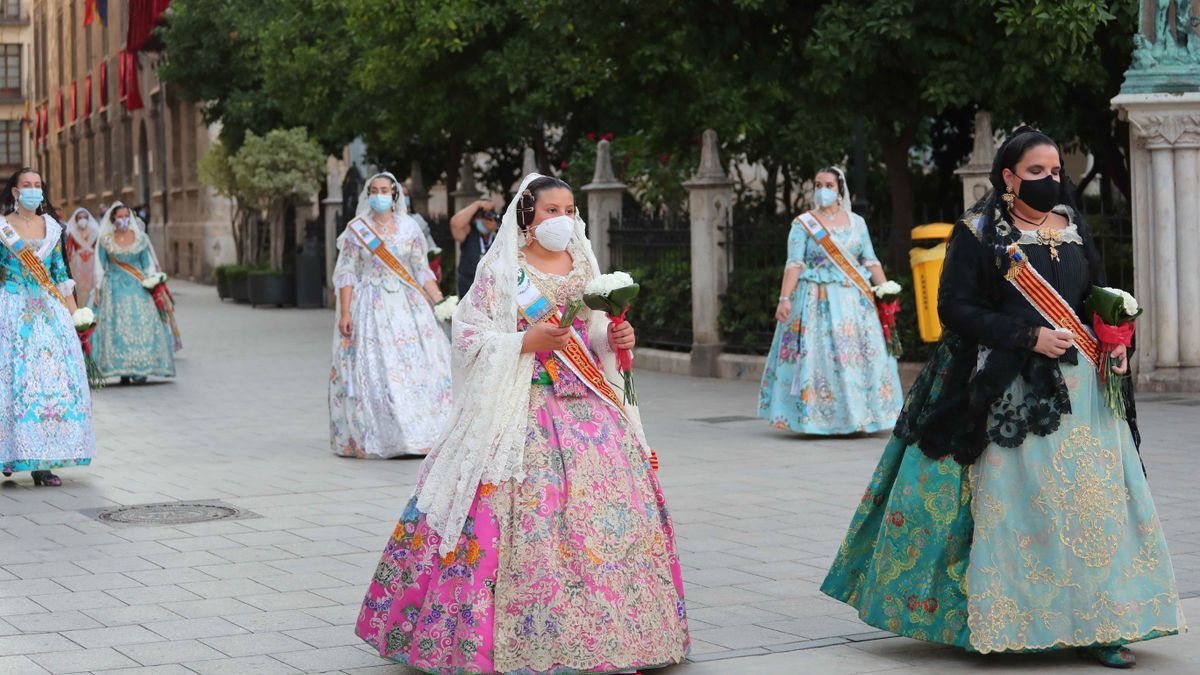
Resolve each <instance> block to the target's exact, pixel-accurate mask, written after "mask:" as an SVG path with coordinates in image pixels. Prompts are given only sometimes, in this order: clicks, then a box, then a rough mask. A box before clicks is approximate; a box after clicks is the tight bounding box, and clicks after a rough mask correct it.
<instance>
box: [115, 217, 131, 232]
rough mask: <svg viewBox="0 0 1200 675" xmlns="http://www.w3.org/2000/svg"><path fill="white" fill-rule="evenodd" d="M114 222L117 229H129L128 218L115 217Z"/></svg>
mask: <svg viewBox="0 0 1200 675" xmlns="http://www.w3.org/2000/svg"><path fill="white" fill-rule="evenodd" d="M115 224H116V226H117V229H118V230H128V229H129V218H117V220H116V221H115Z"/></svg>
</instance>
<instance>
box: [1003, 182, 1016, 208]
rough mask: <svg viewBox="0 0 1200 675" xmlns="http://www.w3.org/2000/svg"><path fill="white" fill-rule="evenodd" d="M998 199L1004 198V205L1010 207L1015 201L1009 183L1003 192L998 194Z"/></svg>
mask: <svg viewBox="0 0 1200 675" xmlns="http://www.w3.org/2000/svg"><path fill="white" fill-rule="evenodd" d="M1000 199H1003V200H1004V204H1005V206H1007V207H1009V208H1012V205H1013V202H1015V201H1017V196H1016V195H1015V194H1013V191H1012V186H1011V185H1009V186H1008V187H1007V188H1005V190H1004V194H1002V195H1000Z"/></svg>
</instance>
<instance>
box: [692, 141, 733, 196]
mask: <svg viewBox="0 0 1200 675" xmlns="http://www.w3.org/2000/svg"><path fill="white" fill-rule="evenodd" d="M731 182H732V181H730V180H729V176H727V175H725V168H724V167H723V166H721V149H720V146H719V145H717V132H716V131H715V130H713V129H706V130H705V131H704V142H703V145H701V146H700V168H699V170H697V171H696V175H695V176H692V179H691V180H689V181H687V182H685V183H684V186H688V185H725V184H728V183H731Z"/></svg>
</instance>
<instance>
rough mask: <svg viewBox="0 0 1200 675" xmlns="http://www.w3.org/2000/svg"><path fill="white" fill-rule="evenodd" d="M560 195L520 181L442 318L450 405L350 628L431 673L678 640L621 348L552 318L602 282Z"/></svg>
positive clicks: (624, 660)
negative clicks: (469, 278)
mask: <svg viewBox="0 0 1200 675" xmlns="http://www.w3.org/2000/svg"><path fill="white" fill-rule="evenodd" d="M598 273H599V270H598V268H597V265H596V261H595V256H594V255H593V254H592V252H591V247H590V244H589V243H588V241H587V239H586V237H585V235H584V227H583V221H582V220H580V219H579V218H578V216H577V215H576V214H575V204H574V198H573V197H572V194H571V191H570V188H569V187H568V186H567V185H566V184H565V183H563V182H562V181H559V180H557V179H554V178H547V177H543V176H538V175H537V174H531V175H530V176H528V177H526V178H525V180H524V181H523V182H522V184H521V188H520V190H519V191H518V196H517V198H516V199H514V200H513V203H512V204H510V205H509V208H508V212H507V213H506V214H505V216H504V220H503V223H502V225H501V228H500V234H499V235H498V237H497V240H496V243H495V244H494V245H493V246H492V248H491V249H490V250H489V251H488V253H487V254H486V255H485V256H484V258H483V260H482V261H481V262H480V265H479V270H478V273H477V276H476V281H475V284H474V285H473V286H472V287H471V292H470V294H469V295H468V296H467V297H466V298H464V299H463V300H462V301H461V302H460V304H459V307H458V310H457V312H456V314H455V317H454V381H455V388H456V392H455V406H454V412H453V414H452V415H451V420H450V424H449V427H448V428H447V431H446V433H445V434H444V435H443V437H442V439H441V441H439V443H438V444H437V446H436V447H435V448H434V450H433V451H432V452H431V453H430V455H429V457H428V458H427V459H426V460H425V462H424V464H423V465H422V468H421V475H420V478H419V479H418V483H417V489H416V493H415V494H414V495H413V497H412V499H411V500H410V501H409V503H408V506H407V508H406V509H405V511H404V514H403V516H402V517H401V520H400V522H399V524H397V526H396V529H395V532H394V533H393V534H392V537H391V539H390V540H389V541H388V544H387V547H386V549H385V550H384V553H383V557H382V559H381V560H380V563H379V566H378V568H377V569H376V571H375V575H374V578H373V579H372V581H371V585H370V588H369V589H368V591H367V596H366V598H365V600H364V601H363V606H362V610H361V612H360V614H359V618H358V625H357V633H358V635H359V636H360V637H362V638H363V639H364V640H366V641H367V642H368V643H370V644H371V645H372V646H374V647H375V648H376V649H378V650H379V653H380V654H381V655H383V656H385V657H387V658H390V659H393V660H395V661H397V662H399V663H402V664H404V665H408V666H411V667H414V668H417V669H420V670H422V671H425V672H429V673H439V674H442V673H455V674H457V673H568V672H570V673H574V672H584V673H611V672H634V670H635V669H638V668H649V667H656V666H663V665H669V664H672V663H678V662H680V661H682V660H683V658H684V656H685V655H686V653H687V649H688V644H689V639H688V632H687V619H686V616H685V610H684V601H683V581H682V578H681V574H680V567H679V559H678V556H677V554H676V550H675V538H674V533H673V530H672V525H671V520H670V517H669V516H668V514H667V510H666V503H665V500H664V498H663V494H662V489H661V487H660V485H659V482H658V478H657V476H656V475H655V472H654V471H653V470H652V468H651V466H650V451H649V448H648V446H647V445H646V441H645V436H644V433H643V431H642V427H641V423H640V420H639V418H638V414H637V409H636V408H634V407H632V406H623V405H621V403H620V402H621V401H622V399H623V396H622V394H623V392H622V391H621V389H620V386H619V383H620V381H621V379H620V377H619V376H618V375H617V373H616V368H615V363H614V349H615V348H629V347H632V346H633V345H634V334H633V329H632V328H629V327H628V326H627V325H624V326H614V325H612V324H610V321H609V319H608V317H607V316H605V315H604V314H602V313H599V312H596V313H592V312H590V311H589V310H586V309H585V310H583V312H582V313H581V314H580V316H579V318H577V319H576V320H575V321H574V323H573V326H572V328H571V330H568V329H566V328H561V327H559V325H558V324H559V321H558V320H559V318H560V317H561V314H560V312H561V311H562V310H563V308H564V307H565V305H566V304H567V303H568V302H569V301H571V300H572V299H575V298H579V297H580V296H581V295H582V293H583V289H584V286H585V285H586V284H587V282H588V281H589V280H590V279H592V278H594V277H595V276H596V275H598Z"/></svg>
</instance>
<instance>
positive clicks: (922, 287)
mask: <svg viewBox="0 0 1200 675" xmlns="http://www.w3.org/2000/svg"><path fill="white" fill-rule="evenodd" d="M953 229H954V225H953V224H952V223H930V224H928V225H920V226H918V227H914V228H913V231H912V239H913V242H914V243H917V242H924V243H926V244H929V243H932V242H935V241H936V242H939V243H938V244H937V245H935V246H933V247H931V248H926V247H924V246H919V245H918V246H915V247H913V248H912V249H910V250H909V252H908V260H909V262H910V263H911V264H912V271H913V294H914V295H915V296H916V299H917V329H918V331H919V332H920V334H921V339H922V340H924V341H925V342H937V341H938V340H939V339H941V337H942V322H941V319H939V318H938V312H937V303H938V282H939V281H940V280H941V278H942V262H943V261H944V260H945V259H946V241H947V240H948V239H950V231H951V230H953Z"/></svg>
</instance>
